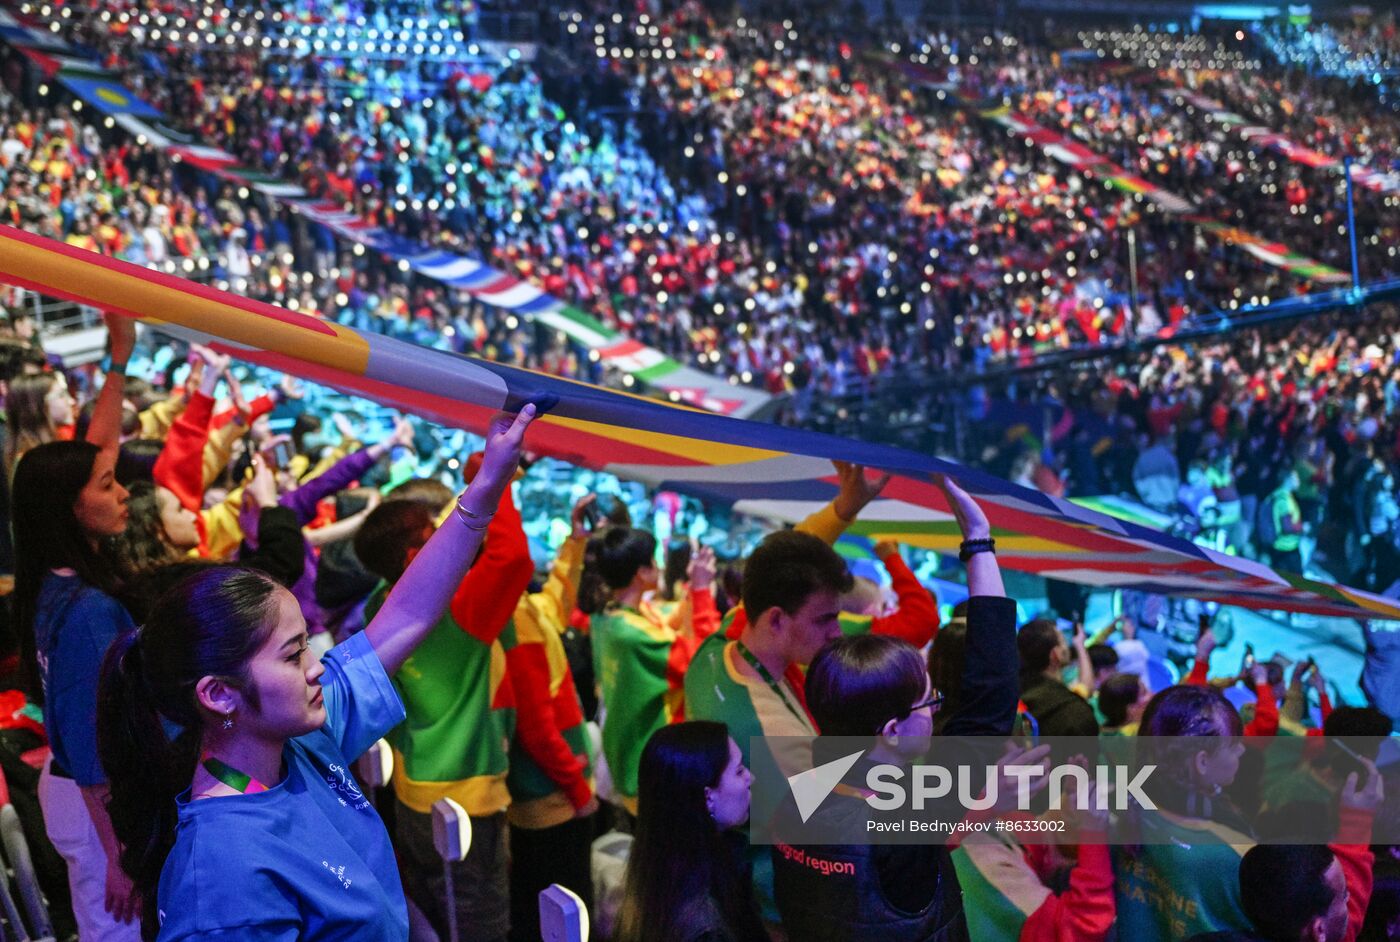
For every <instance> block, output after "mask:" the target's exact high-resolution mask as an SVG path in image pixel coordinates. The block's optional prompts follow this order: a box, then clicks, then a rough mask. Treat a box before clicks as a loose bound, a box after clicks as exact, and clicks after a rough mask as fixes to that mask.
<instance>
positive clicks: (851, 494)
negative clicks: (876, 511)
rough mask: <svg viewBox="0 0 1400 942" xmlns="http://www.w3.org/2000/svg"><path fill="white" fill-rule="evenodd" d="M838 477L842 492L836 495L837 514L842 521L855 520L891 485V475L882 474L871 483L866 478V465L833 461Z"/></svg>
mask: <svg viewBox="0 0 1400 942" xmlns="http://www.w3.org/2000/svg"><path fill="white" fill-rule="evenodd" d="M832 465H833V466H834V467H835V468H836V475H837V477H838V478H840V480H841V490H840V491H839V492H837V494H836V500H835V505H836V514H837V516H839V517H840V518H841V519H842V520H847V521H850V520H854V519H856V517H859V516H860V512H861V511H862V510H864V509H865V508H866V506H867V505H868V504H869V503H870V502H871V501H872V500H874V499H875V498H877V497H879V496H880V492H881V491H883V490H884V489H885V485H886V484H888V483H890V475H888V474H882V475H880V476H879V477H878V478H876V479H875V480H873V481H871V480H869V479H867V478H866V476H865V465H860V464H851V463H850V462H848V461H833V462H832Z"/></svg>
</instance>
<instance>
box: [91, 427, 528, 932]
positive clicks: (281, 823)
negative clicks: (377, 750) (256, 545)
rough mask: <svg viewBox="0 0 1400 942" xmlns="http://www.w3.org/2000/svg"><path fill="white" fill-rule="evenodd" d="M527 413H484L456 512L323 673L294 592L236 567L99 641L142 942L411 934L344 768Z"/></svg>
mask: <svg viewBox="0 0 1400 942" xmlns="http://www.w3.org/2000/svg"><path fill="white" fill-rule="evenodd" d="M534 414H535V408H534V406H533V405H527V406H526V407H525V408H524V409H522V410H521V412H520V414H519V415H518V416H516V417H515V418H514V420H513V421H512V420H511V419H510V417H508V416H503V417H498V419H497V421H496V422H495V423H494V424H493V429H492V434H491V435H490V437H489V438H488V441H487V447H486V456H485V460H484V462H483V464H482V469H481V471H480V472H479V473H478V475H477V477H476V479H475V480H474V481H473V482H472V485H471V486H470V487H469V488H468V489H467V491H466V492H465V493H464V494H463V495H462V496H461V498H459V500H458V504H457V509H456V511H455V512H454V513H453V519H451V520H449V521H448V522H447V523H445V524H444V525H443V526H442V527H440V528H439V529H438V530H437V531H436V533H434V535H433V537H432V538H431V539H430V540H429V541H428V543H427V544H426V545H425V546H424V547H423V548H422V550H420V551H419V553H418V554H417V556H416V558H414V560H413V562H412V563H411V565H410V566H409V568H408V570H407V571H406V572H405V573H404V575H403V576H402V577H401V578H400V579H399V581H398V583H397V584H396V586H395V588H394V590H393V591H392V592H391V593H390V594H389V597H388V599H387V600H386V601H385V603H384V606H383V608H381V609H380V611H379V613H378V614H377V615H376V616H375V618H374V620H373V621H372V622H370V624H369V626H368V627H367V628H366V629H365V631H364V632H363V633H362V634H360V635H356V636H355V637H353V638H351V639H350V640H349V641H346V642H345V643H343V644H341V645H339V646H337V647H336V648H334V649H332V650H331V652H330V653H329V654H328V655H327V656H326V657H325V658H324V659H323V660H322V661H319V662H318V661H317V660H315V659H314V658H313V657H312V656H311V655H310V652H309V649H308V647H307V634H306V623H305V620H304V619H303V618H302V615H301V611H300V608H299V607H298V605H297V603H296V600H295V599H294V598H293V596H292V595H291V593H290V592H288V591H287V590H286V589H284V588H282V587H281V586H279V585H277V584H276V583H274V582H272V581H271V580H270V579H268V578H267V577H266V576H264V575H261V574H259V573H257V572H254V571H251V570H246V569H238V568H233V567H211V568H210V569H209V570H206V571H204V572H199V573H196V574H194V575H193V576H190V577H188V578H187V579H185V580H184V581H182V582H180V583H179V584H178V585H176V586H175V587H174V588H172V589H171V590H170V591H169V592H167V593H166V594H165V595H164V596H162V598H161V599H160V600H159V601H157V602H156V604H155V606H154V607H153V609H152V611H151V613H150V617H149V618H148V619H147V621H146V623H145V625H144V626H142V627H141V628H140V629H139V630H138V631H135V632H133V633H131V634H130V635H128V636H126V637H125V638H123V639H121V640H120V641H119V642H118V643H117V644H115V645H113V647H112V649H111V651H110V652H109V653H108V655H107V660H106V662H105V664H104V666H103V673H102V682H101V687H100V691H99V702H100V711H99V716H100V720H99V724H98V740H99V745H100V749H101V755H102V760H103V765H104V767H105V769H106V770H107V774H108V778H109V780H110V781H111V788H112V802H111V806H110V807H111V815H112V822H113V825H114V826H115V829H116V834H117V837H118V838H119V839H120V840H121V844H122V847H123V851H122V866H123V869H124V870H125V871H126V872H127V873H128V874H130V875H131V877H132V879H133V881H134V882H135V885H136V888H137V890H138V891H139V892H140V893H141V895H142V898H143V907H142V931H143V935H144V936H145V938H147V939H159V940H161V942H178V940H187V939H188V940H192V939H201V940H218V939H239V940H243V942H273V940H277V942H284V940H285V942H292V940H301V942H317V940H331V939H355V940H364V942H371V940H385V942H388V940H394V942H401V940H406V939H407V938H408V914H407V908H406V905H405V903H404V896H403V889H402V886H401V883H400V880H399V874H398V869H397V867H396V866H395V863H394V855H393V850H392V848H391V846H390V843H389V836H388V833H387V832H386V831H385V829H384V825H383V823H382V822H381V821H380V819H379V816H378V815H377V814H376V813H375V811H374V809H373V808H372V807H371V806H370V803H369V801H368V800H367V799H366V797H365V796H364V795H363V794H362V793H361V792H360V790H359V788H358V786H357V785H356V783H355V780H354V778H353V776H352V774H351V772H350V764H351V762H353V761H354V759H355V758H356V757H357V756H358V755H360V753H362V752H363V751H364V750H365V749H367V748H368V747H369V746H370V745H371V744H372V743H373V742H374V741H375V740H376V739H378V738H379V737H381V736H383V735H384V734H385V733H387V732H388V731H389V730H390V729H391V728H392V727H393V726H394V725H396V724H397V723H398V722H400V720H402V718H403V715H404V710H403V705H402V703H401V702H400V700H399V698H398V695H397V694H396V693H395V691H394V688H393V686H392V684H391V683H390V682H389V676H390V675H391V674H392V673H393V672H394V671H395V670H397V669H398V668H399V666H400V665H401V664H402V663H403V662H404V660H405V659H406V658H407V657H408V656H409V654H410V653H412V651H413V649H414V648H415V647H416V646H417V645H418V643H419V642H421V641H422V640H423V639H424V638H425V637H426V636H427V635H428V633H429V632H430V631H431V630H432V628H433V626H434V625H435V624H436V623H437V620H438V618H439V617H440V616H441V614H442V612H443V610H444V609H445V608H446V606H447V604H448V602H449V601H450V599H451V595H452V592H453V591H454V590H455V588H456V586H457V585H458V584H459V583H460V582H461V579H462V576H463V575H464V574H465V572H466V570H467V568H468V566H469V565H470V564H471V561H472V559H473V558H474V557H475V556H476V553H477V550H478V548H479V547H480V545H481V542H482V538H483V535H484V533H485V529H486V524H487V522H488V521H489V519H490V517H491V515H492V513H494V511H495V508H496V506H497V503H498V502H499V499H500V496H501V493H502V492H503V490H504V489H505V488H506V487H507V486H509V482H510V480H511V476H512V475H513V473H514V471H515V468H516V464H517V462H518V459H519V455H520V445H521V440H522V438H523V436H524V432H525V428H526V426H527V425H529V423H530V421H531V419H532V418H533V417H534ZM172 723H173V724H174V725H175V726H178V727H179V728H180V729H181V730H182V732H180V734H179V735H177V736H175V737H174V738H173V739H172V738H170V737H169V736H168V735H167V727H168V724H172Z"/></svg>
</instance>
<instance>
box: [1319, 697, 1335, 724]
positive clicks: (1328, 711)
mask: <svg viewBox="0 0 1400 942" xmlns="http://www.w3.org/2000/svg"><path fill="white" fill-rule="evenodd" d="M1317 712H1318V713H1320V714H1321V715H1322V722H1324V723H1326V722H1327V717H1329V716H1331V715H1332V698H1331V697H1329V696H1327V691H1325V690H1324V691H1322V693H1320V694H1319V695H1318V698H1317Z"/></svg>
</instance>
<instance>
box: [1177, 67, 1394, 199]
mask: <svg viewBox="0 0 1400 942" xmlns="http://www.w3.org/2000/svg"><path fill="white" fill-rule="evenodd" d="M1161 93H1162V96H1163V97H1165V98H1167V99H1168V100H1170V101H1172V102H1174V103H1176V104H1178V105H1190V106H1191V107H1193V108H1195V109H1197V110H1198V111H1201V112H1203V113H1205V114H1207V115H1209V116H1210V119H1211V120H1212V121H1214V122H1215V123H1216V124H1219V125H1220V126H1221V127H1223V128H1228V129H1232V130H1234V131H1235V132H1236V133H1238V134H1239V135H1240V137H1242V138H1244V139H1245V140H1246V141H1248V142H1250V143H1252V144H1259V145H1261V146H1263V147H1267V148H1269V149H1271V150H1273V151H1274V152H1275V153H1277V154H1280V155H1282V156H1283V157H1285V158H1287V159H1288V160H1291V161H1293V162H1294V163H1297V164H1303V165H1304V166H1307V167H1314V168H1320V169H1323V170H1332V171H1335V172H1336V173H1344V172H1345V169H1346V168H1345V165H1344V164H1343V162H1342V161H1341V160H1340V159H1339V158H1337V157H1333V156H1332V155H1331V154H1324V153H1323V152H1322V151H1319V150H1314V149H1312V148H1311V147H1304V146H1303V145H1302V144H1299V143H1298V142H1296V141H1294V140H1293V139H1292V138H1290V137H1288V136H1287V135H1285V134H1279V133H1277V132H1276V131H1273V130H1270V129H1269V128H1265V127H1260V126H1258V125H1256V124H1251V123H1250V121H1249V119H1248V118H1244V117H1241V116H1240V115H1238V114H1236V113H1235V112H1233V111H1231V110H1230V109H1229V108H1227V107H1225V105H1224V104H1222V103H1221V102H1219V101H1217V100H1215V99H1214V98H1210V97H1209V96H1206V95H1202V94H1201V93H1200V92H1196V91H1193V90H1191V89H1189V88H1164V89H1162V90H1161ZM1351 179H1352V182H1354V183H1355V184H1356V185H1357V186H1360V187H1364V188H1366V189H1368V190H1373V191H1375V192H1377V193H1386V194H1391V193H1400V173H1397V172H1394V171H1391V172H1389V173H1386V172H1383V171H1380V170H1374V169H1372V168H1370V167H1366V166H1363V165H1361V164H1358V163H1353V164H1352V167H1351Z"/></svg>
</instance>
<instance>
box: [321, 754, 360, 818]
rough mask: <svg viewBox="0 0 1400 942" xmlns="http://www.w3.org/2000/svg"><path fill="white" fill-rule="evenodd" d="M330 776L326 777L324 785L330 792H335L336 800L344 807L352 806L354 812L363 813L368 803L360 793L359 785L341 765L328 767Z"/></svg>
mask: <svg viewBox="0 0 1400 942" xmlns="http://www.w3.org/2000/svg"><path fill="white" fill-rule="evenodd" d="M328 768H329V769H330V774H328V775H327V776H326V784H327V785H329V786H330V789H331V791H333V792H335V797H336V800H337V801H339V802H340V803H341V804H342V805H344V806H346V807H350V806H353V807H354V808H355V810H356V811H363V810H364V809H366V808H368V807H369V801H368V800H366V798H365V793H364V792H362V791H360V786H359V784H358V783H357V782H356V781H355V777H354V776H353V775H351V774H350V772H349V770H348V769H346V768H345V767H344V766H341V765H334V764H332V765H330V766H328Z"/></svg>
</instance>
